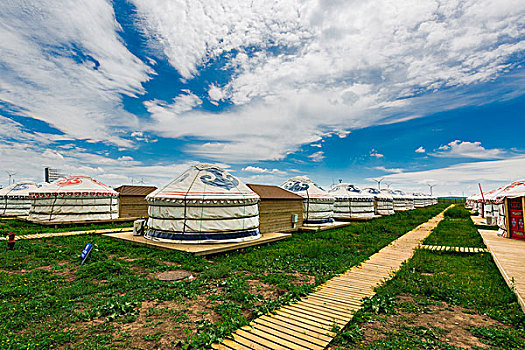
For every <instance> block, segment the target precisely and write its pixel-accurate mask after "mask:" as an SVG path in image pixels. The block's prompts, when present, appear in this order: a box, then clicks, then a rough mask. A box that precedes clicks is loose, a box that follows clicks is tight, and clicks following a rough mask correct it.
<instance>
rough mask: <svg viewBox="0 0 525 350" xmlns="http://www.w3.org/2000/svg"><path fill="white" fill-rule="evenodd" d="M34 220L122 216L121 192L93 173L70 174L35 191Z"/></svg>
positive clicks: (30, 218) (106, 218)
mask: <svg viewBox="0 0 525 350" xmlns="http://www.w3.org/2000/svg"><path fill="white" fill-rule="evenodd" d="M29 197H30V198H31V199H32V204H31V209H30V210H29V220H31V221H60V222H75V221H101V220H113V219H118V217H119V215H118V214H119V212H118V207H119V205H118V203H119V197H118V192H116V191H115V190H113V189H112V188H111V187H109V186H106V185H104V184H103V183H102V182H100V181H97V180H95V179H93V178H92V177H89V176H82V175H70V176H66V177H63V178H60V179H58V180H56V181H53V182H51V183H49V184H46V185H44V186H42V187H40V188H39V189H37V190H34V191H31V192H30V193H29Z"/></svg>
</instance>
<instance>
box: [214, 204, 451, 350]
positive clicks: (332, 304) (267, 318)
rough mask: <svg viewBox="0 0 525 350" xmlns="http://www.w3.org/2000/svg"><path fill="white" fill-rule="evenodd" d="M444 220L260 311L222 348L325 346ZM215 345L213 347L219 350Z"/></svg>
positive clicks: (312, 349)
mask: <svg viewBox="0 0 525 350" xmlns="http://www.w3.org/2000/svg"><path fill="white" fill-rule="evenodd" d="M442 219H443V212H441V213H440V214H439V215H437V216H435V217H434V218H432V219H430V220H429V221H427V222H426V223H423V224H421V225H419V226H418V227H416V228H415V229H413V230H412V231H410V232H408V233H406V234H405V235H403V236H401V237H400V238H398V239H397V240H395V241H393V242H392V243H390V244H389V245H388V246H386V247H384V248H383V249H381V250H380V251H379V252H378V253H376V254H374V255H372V256H371V257H370V258H369V259H368V260H367V261H365V262H363V263H362V264H360V265H358V266H354V267H352V268H351V269H349V270H348V271H347V272H345V273H343V274H341V275H339V276H335V277H333V278H332V279H330V280H328V281H326V282H325V283H323V284H321V285H320V286H318V287H317V288H315V289H314V291H313V292H312V293H310V294H309V295H307V296H305V297H304V298H302V299H301V300H299V301H298V302H297V303H293V304H289V305H286V306H282V307H281V308H280V309H278V310H276V311H275V312H274V313H273V314H267V315H264V316H261V317H259V318H257V319H255V320H253V321H252V322H251V323H250V326H245V327H242V328H241V329H239V330H237V331H236V332H235V333H234V334H233V335H232V337H231V339H226V340H224V341H223V343H222V344H223V345H224V346H226V347H225V348H223V349H246V347H249V348H250V349H284V350H289V349H294V350H295V349H308V350H318V349H324V348H326V346H328V344H329V343H330V342H331V340H332V339H333V337H334V336H336V333H335V332H334V331H333V330H334V326H335V327H338V328H343V327H344V326H346V324H347V323H348V322H349V321H350V320H351V319H352V317H353V315H354V313H355V312H356V311H357V310H359V309H360V308H361V306H362V299H363V298H365V297H371V296H373V295H374V294H375V293H374V288H375V287H377V286H378V285H380V284H382V283H383V282H384V281H387V280H388V279H390V278H392V276H393V273H394V272H395V271H397V270H398V269H399V268H400V267H401V264H402V263H403V262H404V261H406V260H407V259H409V258H410V257H411V256H412V254H413V253H414V251H415V249H416V248H417V247H418V246H419V245H420V244H421V242H422V241H423V239H425V238H426V237H427V236H428V235H429V234H430V232H431V231H432V230H433V229H434V227H436V226H437V224H438V223H439V221H441V220H442ZM218 345H219V344H214V346H213V348H214V349H219V348H218V347H217V346H218Z"/></svg>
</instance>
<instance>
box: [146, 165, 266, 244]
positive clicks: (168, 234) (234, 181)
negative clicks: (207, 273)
mask: <svg viewBox="0 0 525 350" xmlns="http://www.w3.org/2000/svg"><path fill="white" fill-rule="evenodd" d="M146 200H147V201H148V204H149V208H148V214H149V219H148V231H147V233H146V235H145V237H146V238H148V239H152V240H157V241H163V242H169V243H226V242H243V241H248V240H253V239H257V238H259V237H260V233H259V211H258V208H257V202H258V200H259V196H258V195H257V194H256V193H255V192H253V191H252V190H251V189H250V188H248V186H246V185H245V184H243V183H242V182H241V181H240V180H239V179H238V178H236V177H235V176H233V175H231V174H230V173H229V172H227V171H226V170H224V169H222V168H220V167H218V166H215V165H211V164H198V165H194V166H192V167H190V168H189V169H188V170H186V171H185V172H184V173H182V174H181V175H180V176H178V177H177V178H175V179H174V180H173V181H172V182H170V183H169V184H167V185H166V186H164V187H161V188H159V189H158V190H156V191H154V192H152V193H150V194H149V195H148V196H147V197H146Z"/></svg>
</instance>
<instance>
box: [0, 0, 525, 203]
mask: <svg viewBox="0 0 525 350" xmlns="http://www.w3.org/2000/svg"><path fill="white" fill-rule="evenodd" d="M524 18H525V4H524V3H523V2H522V1H514V0H503V1H497V2H494V1H487V0H481V1H473V0H472V1H469V0H467V1H444V2H441V3H440V2H435V1H430V0H429V1H427V0H417V1H416V0H413V1H404V2H391V1H386V0H385V1H380V0H378V1H374V2H361V3H354V2H348V1H330V2H325V1H314V0H305V1H301V2H299V1H287V0H282V1H252V2H246V3H240V4H233V2H230V1H214V2H206V1H167V0H165V1H161V0H130V1H122V0H116V1H113V2H111V1H104V0H91V1H73V0H70V1H64V2H60V3H57V2H54V1H46V0H41V1H28V2H24V3H19V2H12V3H9V4H7V5H5V6H3V8H2V9H1V10H0V37H1V38H2V40H0V159H1V160H2V164H3V167H4V172H6V171H10V172H15V173H16V175H15V176H14V177H15V179H17V180H22V179H34V180H37V181H39V180H41V178H42V174H43V167H44V166H51V167H56V168H59V169H61V170H62V171H63V172H64V173H71V174H73V173H75V174H87V175H91V176H95V177H96V178H98V179H100V180H102V181H105V182H106V183H108V184H111V185H120V184H123V183H130V182H131V181H137V180H144V182H145V183H151V184H155V185H161V184H163V183H165V182H167V181H168V180H169V179H171V178H173V177H175V176H177V175H178V174H179V173H180V172H182V171H183V170H184V169H185V168H186V167H187V166H188V165H190V164H192V163H194V162H212V163H218V164H222V165H224V166H227V167H230V169H231V170H232V171H233V172H234V173H235V174H236V175H238V176H239V177H241V178H242V179H243V180H245V181H247V182H256V183H270V184H280V183H282V182H283V181H284V180H286V179H287V178H289V177H291V176H294V175H300V174H301V175H302V174H306V175H309V176H310V177H311V178H312V179H314V180H315V181H317V182H319V183H321V184H322V185H325V186H328V185H330V184H332V183H333V182H336V181H338V179H343V180H344V181H345V182H352V183H355V184H359V185H370V184H372V183H373V181H372V179H373V178H385V180H384V182H385V183H386V184H389V185H390V186H392V187H395V188H402V189H405V190H409V191H426V190H428V184H432V185H436V187H435V192H436V193H438V194H442V195H448V194H459V195H461V194H463V193H464V194H470V193H472V192H475V191H476V186H477V183H478V182H480V183H481V184H482V185H483V186H484V187H486V188H487V189H489V188H492V187H494V186H497V185H500V184H503V183H506V182H509V181H512V180H516V179H518V178H524V177H525V155H524V150H525V141H524V138H523V131H524V130H525V126H524V124H525V113H524V111H525V97H524V86H525V84H524V83H525V71H524V68H523V63H524V51H523V49H524V47H525V40H524V37H525V36H524V29H523V28H524V27H525V26H524V24H525V23H524ZM0 183H3V184H4V185H5V184H7V173H6V174H5V176H3V175H0Z"/></svg>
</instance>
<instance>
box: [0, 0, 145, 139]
mask: <svg viewBox="0 0 525 350" xmlns="http://www.w3.org/2000/svg"><path fill="white" fill-rule="evenodd" d="M120 29H121V28H120V25H119V24H118V23H117V22H116V20H115V16H114V12H113V7H112V5H111V4H110V3H109V2H107V1H104V0H90V1H74V0H67V1H60V2H56V1H51V0H47V1H46V0H40V1H32V2H28V1H23V2H21V1H9V2H7V3H5V2H4V3H3V4H2V11H1V12H0V37H1V38H2V40H0V52H1V55H0V66H1V67H2V74H0V85H1V86H2V88H1V89H0V102H3V103H4V104H6V105H7V107H6V108H7V109H9V110H10V111H11V112H12V113H15V114H18V115H22V116H25V117H30V118H34V119H39V120H42V121H44V122H46V123H49V124H50V125H52V126H53V127H55V128H57V129H59V130H61V131H62V132H64V133H66V134H67V136H69V137H70V138H80V139H90V140H95V141H104V142H113V143H117V144H119V145H124V146H129V145H130V143H129V141H127V140H125V139H122V138H121V137H120V135H119V132H120V130H122V128H123V127H125V128H129V127H131V126H132V125H137V119H136V117H135V116H134V115H132V114H130V113H128V112H126V111H125V110H124V109H123V108H122V104H121V98H122V95H128V96H134V95H137V94H141V93H143V92H144V91H143V88H142V86H141V83H142V82H144V81H146V80H148V79H149V77H148V75H149V73H151V70H150V69H149V68H148V66H146V65H145V64H144V63H143V62H141V61H140V60H139V59H138V58H136V57H135V56H134V55H132V54H131V53H130V52H129V51H128V50H127V48H126V46H125V45H124V43H123V42H122V40H121V39H120V37H119V35H118V33H117V32H118V31H119V30H120ZM4 108H5V107H4Z"/></svg>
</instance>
